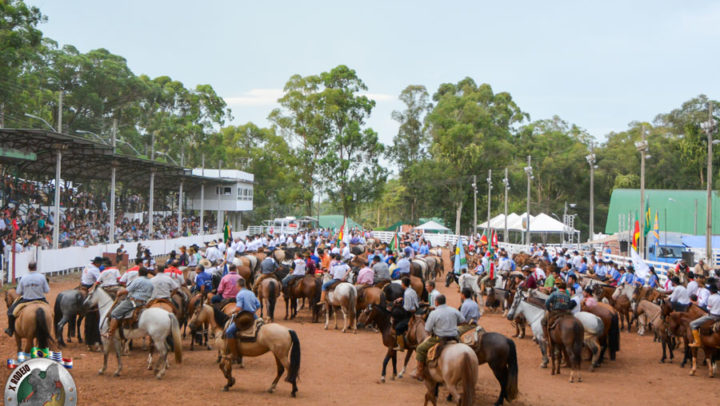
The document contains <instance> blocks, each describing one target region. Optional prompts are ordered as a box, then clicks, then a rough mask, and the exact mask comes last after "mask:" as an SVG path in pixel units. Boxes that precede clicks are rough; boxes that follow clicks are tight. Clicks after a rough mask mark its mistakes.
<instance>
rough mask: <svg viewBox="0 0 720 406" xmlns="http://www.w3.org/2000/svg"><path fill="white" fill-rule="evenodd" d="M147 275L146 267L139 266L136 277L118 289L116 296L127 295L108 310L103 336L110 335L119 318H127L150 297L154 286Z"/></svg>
mask: <svg viewBox="0 0 720 406" xmlns="http://www.w3.org/2000/svg"><path fill="white" fill-rule="evenodd" d="M147 275H148V270H147V268H145V267H140V269H139V270H138V277H137V278H135V280H133V281H132V282H130V285H128V287H127V288H122V289H120V290H119V291H118V293H117V296H118V298H119V297H121V296H123V295H125V294H127V297H126V298H125V299H123V300H122V301H121V302H120V303H118V304H117V306H115V308H114V309H113V310H112V312H110V327H109V328H108V331H107V332H105V334H103V336H104V337H106V338H109V337H112V335H113V334H114V333H115V330H117V328H118V326H119V325H120V321H119V320H120V319H126V318H128V317H129V316H130V315H131V314H132V312H133V310H134V309H135V308H136V307H138V306H142V305H144V304H145V302H147V301H148V299H150V296H152V294H153V290H154V288H155V287H154V286H153V283H152V282H151V281H150V279H148V277H147Z"/></svg>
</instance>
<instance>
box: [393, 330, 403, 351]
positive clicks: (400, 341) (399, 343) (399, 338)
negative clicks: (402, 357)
mask: <svg viewBox="0 0 720 406" xmlns="http://www.w3.org/2000/svg"><path fill="white" fill-rule="evenodd" d="M393 349H394V350H395V351H405V336H404V335H402V334H400V335H398V336H397V346H396V347H395V348H393Z"/></svg>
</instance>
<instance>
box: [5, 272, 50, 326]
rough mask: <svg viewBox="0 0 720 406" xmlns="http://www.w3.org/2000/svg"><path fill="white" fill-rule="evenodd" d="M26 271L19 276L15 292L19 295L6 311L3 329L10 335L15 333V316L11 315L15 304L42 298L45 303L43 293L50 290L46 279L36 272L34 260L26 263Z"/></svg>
mask: <svg viewBox="0 0 720 406" xmlns="http://www.w3.org/2000/svg"><path fill="white" fill-rule="evenodd" d="M28 271H29V273H28V274H27V275H25V276H23V277H22V278H20V281H19V282H18V284H17V290H16V292H17V293H18V295H20V298H19V299H17V300H15V303H13V304H12V305H11V306H10V307H9V308H8V311H7V316H8V328H6V329H5V333H6V334H7V335H9V336H11V337H12V335H13V333H15V316H13V312H14V311H15V308H16V307H17V305H19V304H20V303H27V302H32V301H35V300H42V301H43V302H45V303H47V299H45V294H46V293H48V292H50V286H49V285H48V282H47V279H45V277H44V276H43V275H42V274H40V273H38V272H37V264H36V263H35V262H30V263H29V264H28Z"/></svg>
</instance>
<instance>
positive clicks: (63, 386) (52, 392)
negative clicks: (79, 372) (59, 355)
mask: <svg viewBox="0 0 720 406" xmlns="http://www.w3.org/2000/svg"><path fill="white" fill-rule="evenodd" d="M21 404H32V405H44V406H75V405H76V404H77V387H76V386H75V381H73V378H72V375H70V372H68V371H67V370H66V369H65V368H64V367H63V366H62V365H61V364H59V363H57V362H55V361H52V360H49V359H47V358H33V359H30V360H28V361H25V362H23V363H22V364H20V365H18V366H17V368H15V369H14V370H13V371H12V373H11V374H10V376H9V377H8V381H7V383H5V405H11V406H15V405H21Z"/></svg>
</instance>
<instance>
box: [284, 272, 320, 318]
mask: <svg viewBox="0 0 720 406" xmlns="http://www.w3.org/2000/svg"><path fill="white" fill-rule="evenodd" d="M321 287H322V282H320V279H318V278H316V277H315V276H313V275H305V276H304V277H303V278H302V279H300V280H296V281H295V283H294V284H293V285H291V286H288V287H287V288H285V290H284V291H283V297H285V320H287V319H288V317H289V318H290V319H294V318H295V316H297V300H298V299H301V298H307V299H308V301H309V302H310V309H311V311H312V322H313V323H317V322H318V319H319V318H320V308H321V307H320V306H318V305H317V303H318V302H319V301H320V291H321Z"/></svg>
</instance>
